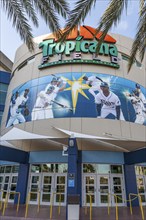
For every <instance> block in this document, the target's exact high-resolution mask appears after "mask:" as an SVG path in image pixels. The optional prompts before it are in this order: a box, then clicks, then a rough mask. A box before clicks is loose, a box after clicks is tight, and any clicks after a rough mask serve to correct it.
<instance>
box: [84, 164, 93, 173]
mask: <svg viewBox="0 0 146 220" xmlns="http://www.w3.org/2000/svg"><path fill="white" fill-rule="evenodd" d="M95 172H96V164H83V173H95Z"/></svg>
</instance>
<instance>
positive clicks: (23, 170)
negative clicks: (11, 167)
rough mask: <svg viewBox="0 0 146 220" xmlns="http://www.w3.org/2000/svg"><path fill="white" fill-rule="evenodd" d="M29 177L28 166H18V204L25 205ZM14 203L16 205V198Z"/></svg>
mask: <svg viewBox="0 0 146 220" xmlns="http://www.w3.org/2000/svg"><path fill="white" fill-rule="evenodd" d="M28 176H29V164H20V167H19V174H18V181H17V187H16V192H20V204H25V201H26V193H27V184H28ZM14 203H17V198H16V199H15V201H14Z"/></svg>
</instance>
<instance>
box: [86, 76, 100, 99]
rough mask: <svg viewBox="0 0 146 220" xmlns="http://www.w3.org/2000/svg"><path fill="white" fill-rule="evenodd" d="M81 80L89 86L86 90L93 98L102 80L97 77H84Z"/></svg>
mask: <svg viewBox="0 0 146 220" xmlns="http://www.w3.org/2000/svg"><path fill="white" fill-rule="evenodd" d="M83 79H84V80H85V81H86V84H87V85H88V86H90V87H91V88H90V89H89V90H88V91H89V92H90V93H91V94H92V95H93V96H94V98H95V96H96V93H95V92H96V91H100V84H101V82H102V79H100V78H99V77H98V76H95V75H93V76H89V77H87V76H84V77H83Z"/></svg>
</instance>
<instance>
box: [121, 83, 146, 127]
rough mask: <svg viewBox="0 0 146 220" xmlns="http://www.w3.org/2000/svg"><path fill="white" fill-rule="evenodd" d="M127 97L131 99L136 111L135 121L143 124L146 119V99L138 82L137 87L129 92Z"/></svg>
mask: <svg viewBox="0 0 146 220" xmlns="http://www.w3.org/2000/svg"><path fill="white" fill-rule="evenodd" d="M125 95H126V97H127V98H128V100H130V102H131V104H132V106H133V108H134V111H135V115H136V118H135V121H134V122H135V123H138V124H143V123H144V122H145V120H146V108H145V104H146V99H145V96H144V94H143V93H142V92H141V90H140V85H139V84H136V88H135V90H134V91H133V92H132V93H129V92H127V93H126V94H125Z"/></svg>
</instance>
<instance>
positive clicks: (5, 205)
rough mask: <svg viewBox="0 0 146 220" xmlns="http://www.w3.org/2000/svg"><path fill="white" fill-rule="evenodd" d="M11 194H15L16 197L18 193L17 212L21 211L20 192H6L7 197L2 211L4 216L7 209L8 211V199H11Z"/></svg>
mask: <svg viewBox="0 0 146 220" xmlns="http://www.w3.org/2000/svg"><path fill="white" fill-rule="evenodd" d="M11 194H14V198H15V196H16V195H18V200H17V208H16V212H18V211H19V204H20V192H8V193H6V197H5V201H4V207H3V212H2V215H3V216H4V215H5V211H6V208H7V206H8V199H9V196H10V195H11Z"/></svg>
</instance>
